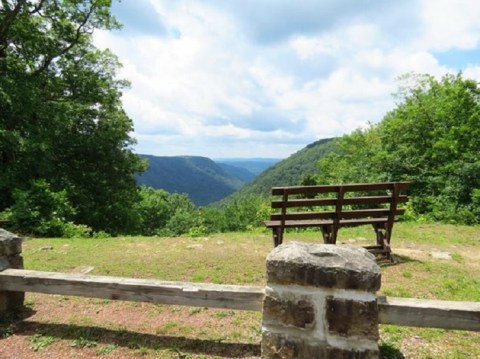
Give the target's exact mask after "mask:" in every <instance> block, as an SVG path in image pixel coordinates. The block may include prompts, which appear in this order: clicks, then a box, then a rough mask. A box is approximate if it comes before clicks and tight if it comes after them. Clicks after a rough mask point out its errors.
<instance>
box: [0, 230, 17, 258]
mask: <svg viewBox="0 0 480 359" xmlns="http://www.w3.org/2000/svg"><path fill="white" fill-rule="evenodd" d="M20 253H22V238H21V237H18V236H17V235H15V234H13V233H10V232H8V231H6V230H4V229H1V228H0V257H10V256H15V255H18V254H20Z"/></svg>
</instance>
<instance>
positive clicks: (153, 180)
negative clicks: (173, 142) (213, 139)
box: [137, 155, 244, 206]
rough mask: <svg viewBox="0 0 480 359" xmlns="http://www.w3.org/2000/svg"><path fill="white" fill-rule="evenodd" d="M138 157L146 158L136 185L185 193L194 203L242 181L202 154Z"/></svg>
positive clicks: (217, 197) (223, 193) (219, 196)
mask: <svg viewBox="0 0 480 359" xmlns="http://www.w3.org/2000/svg"><path fill="white" fill-rule="evenodd" d="M141 157H142V158H143V159H145V160H148V163H149V168H148V170H147V171H145V172H144V173H142V174H140V175H138V176H137V181H138V183H139V184H142V185H146V186H150V187H153V188H156V189H163V190H165V191H167V192H170V193H186V194H188V195H189V197H190V199H191V200H192V201H193V203H195V204H196V205H197V206H204V205H207V204H209V203H211V202H215V201H218V200H220V199H222V198H224V197H226V196H228V195H230V194H231V193H233V192H235V191H236V190H237V189H238V188H240V186H242V184H243V183H244V182H243V181H241V180H240V179H238V178H236V177H234V176H232V175H231V174H229V173H228V172H227V171H225V170H224V169H223V168H222V167H220V166H219V165H218V164H216V163H215V162H214V161H212V160H211V159H209V158H206V157H198V156H173V157H165V156H150V155H141ZM239 171H241V170H240V169H239Z"/></svg>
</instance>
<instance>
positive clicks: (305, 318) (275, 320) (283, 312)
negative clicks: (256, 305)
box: [263, 295, 315, 329]
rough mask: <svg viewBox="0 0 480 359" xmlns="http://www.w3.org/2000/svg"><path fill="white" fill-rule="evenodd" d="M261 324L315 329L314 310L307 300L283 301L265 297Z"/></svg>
mask: <svg viewBox="0 0 480 359" xmlns="http://www.w3.org/2000/svg"><path fill="white" fill-rule="evenodd" d="M263 322H264V323H271V324H273V325H276V326H278V325H283V326H292V327H296V328H300V329H313V328H314V327H315V308H314V306H313V304H312V303H311V302H309V301H308V300H299V301H291V300H283V299H279V298H274V297H272V296H269V295H268V296H266V297H265V299H264V302H263Z"/></svg>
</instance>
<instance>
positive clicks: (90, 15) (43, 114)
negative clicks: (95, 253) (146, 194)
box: [0, 0, 143, 233]
mask: <svg viewBox="0 0 480 359" xmlns="http://www.w3.org/2000/svg"><path fill="white" fill-rule="evenodd" d="M110 5H111V1H110V0H82V1H80V0H37V1H32V0H30V1H27V0H2V1H1V5H0V166H1V171H0V211H1V210H4V209H5V208H7V207H10V206H12V205H13V204H14V197H15V196H16V197H17V198H20V197H21V195H20V194H19V191H24V192H25V193H30V192H31V191H30V189H31V187H32V186H34V184H35V183H38V181H39V180H44V181H45V183H48V188H49V190H51V191H53V193H57V192H58V193H60V192H61V191H66V192H65V193H66V195H67V197H68V201H69V203H70V204H71V205H72V207H73V208H74V211H72V214H71V217H72V218H70V219H71V220H74V221H75V222H76V223H82V224H86V225H89V226H91V227H92V228H93V229H95V230H107V231H110V232H113V233H116V232H125V231H127V230H128V228H129V227H130V226H132V225H134V224H133V223H131V222H132V220H134V218H133V219H132V216H130V213H129V209H130V208H131V207H132V204H133V203H134V202H135V201H136V200H137V196H138V194H137V191H136V186H135V181H134V177H133V174H134V173H135V172H137V171H141V170H142V169H143V163H142V162H141V161H140V160H139V158H138V157H137V156H136V155H134V154H133V153H132V152H131V146H132V145H133V143H134V140H133V139H132V138H131V137H130V135H129V134H130V132H131V131H132V130H133V126H132V121H131V120H130V119H129V118H128V117H127V116H126V114H125V112H124V111H123V109H122V107H121V102H120V96H121V89H122V88H123V87H124V86H125V85H126V82H125V81H122V80H118V79H117V78H116V71H117V69H118V67H119V63H118V61H117V59H116V58H115V56H114V55H113V54H112V53H110V52H109V51H100V50H98V49H96V48H95V47H94V46H93V44H92V32H93V31H94V30H95V29H113V28H117V27H119V24H118V23H117V22H116V21H115V19H114V18H113V17H112V16H111V14H110ZM42 183H43V182H42ZM29 191H30V192H29ZM14 193H16V195H15V196H14ZM61 193H63V192H61ZM22 198H23V197H22Z"/></svg>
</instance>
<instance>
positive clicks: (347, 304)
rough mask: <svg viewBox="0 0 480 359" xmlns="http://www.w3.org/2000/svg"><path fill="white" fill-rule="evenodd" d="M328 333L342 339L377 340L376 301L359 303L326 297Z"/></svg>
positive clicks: (357, 301)
mask: <svg viewBox="0 0 480 359" xmlns="http://www.w3.org/2000/svg"><path fill="white" fill-rule="evenodd" d="M326 311H327V313H326V317H327V324H328V331H329V333H331V334H335V335H340V336H342V337H352V336H358V337H362V338H364V339H370V340H374V341H376V340H378V338H379V335H378V306H377V302H376V301H368V302H365V301H359V300H349V299H338V298H333V297H327V305H326Z"/></svg>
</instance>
